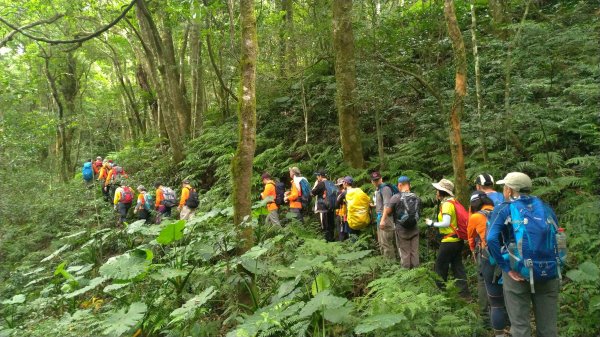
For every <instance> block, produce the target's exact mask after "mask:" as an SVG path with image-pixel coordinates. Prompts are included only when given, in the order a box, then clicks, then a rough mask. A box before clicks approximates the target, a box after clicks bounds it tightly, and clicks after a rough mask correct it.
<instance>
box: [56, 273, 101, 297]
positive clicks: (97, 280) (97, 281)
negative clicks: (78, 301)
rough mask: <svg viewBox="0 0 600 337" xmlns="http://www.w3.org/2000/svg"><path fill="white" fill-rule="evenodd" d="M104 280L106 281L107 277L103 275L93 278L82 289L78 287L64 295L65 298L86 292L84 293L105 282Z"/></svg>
mask: <svg viewBox="0 0 600 337" xmlns="http://www.w3.org/2000/svg"><path fill="white" fill-rule="evenodd" d="M104 281H106V278H104V277H102V276H99V277H96V278H94V279H92V280H91V281H90V282H89V284H88V285H87V286H85V287H83V288H81V289H77V290H75V291H74V292H72V293H68V294H66V295H64V297H65V298H73V297H76V296H79V295H81V294H84V293H86V292H88V291H90V290H92V289H94V288H96V287H97V286H99V285H100V284H102V282H104Z"/></svg>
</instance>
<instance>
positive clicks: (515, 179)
mask: <svg viewBox="0 0 600 337" xmlns="http://www.w3.org/2000/svg"><path fill="white" fill-rule="evenodd" d="M498 185H506V186H508V187H510V188H512V189H513V190H515V191H517V192H519V191H522V190H528V189H531V186H532V183H531V178H529V176H528V175H526V174H525V173H522V172H510V173H509V174H507V175H506V177H504V179H502V180H498Z"/></svg>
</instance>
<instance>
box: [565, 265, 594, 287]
mask: <svg viewBox="0 0 600 337" xmlns="http://www.w3.org/2000/svg"><path fill="white" fill-rule="evenodd" d="M567 277H568V278H570V279H571V280H573V282H577V283H579V282H588V281H591V282H595V281H597V280H598V279H599V278H600V270H599V269H598V266H597V265H596V264H594V263H593V262H590V261H586V262H584V263H582V264H580V265H579V268H578V269H572V270H569V271H568V272H567Z"/></svg>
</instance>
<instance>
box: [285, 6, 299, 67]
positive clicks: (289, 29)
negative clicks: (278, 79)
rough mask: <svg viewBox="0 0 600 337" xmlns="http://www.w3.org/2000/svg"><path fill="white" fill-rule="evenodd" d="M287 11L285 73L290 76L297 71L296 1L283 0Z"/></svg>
mask: <svg viewBox="0 0 600 337" xmlns="http://www.w3.org/2000/svg"><path fill="white" fill-rule="evenodd" d="M282 2H283V4H282V5H283V10H284V11H285V17H284V19H285V35H284V37H285V43H284V45H285V73H286V75H287V76H290V75H291V74H293V73H294V72H295V71H296V65H297V62H298V60H297V57H296V39H295V38H294V2H293V1H292V0H282Z"/></svg>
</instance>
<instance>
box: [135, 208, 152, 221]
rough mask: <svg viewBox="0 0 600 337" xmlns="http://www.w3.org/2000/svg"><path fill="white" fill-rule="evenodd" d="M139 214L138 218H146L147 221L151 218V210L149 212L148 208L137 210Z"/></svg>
mask: <svg viewBox="0 0 600 337" xmlns="http://www.w3.org/2000/svg"><path fill="white" fill-rule="evenodd" d="M137 216H138V220H146V222H148V219H149V218H150V212H148V210H147V209H145V208H142V209H140V210H139V211H138V212H137Z"/></svg>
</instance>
